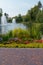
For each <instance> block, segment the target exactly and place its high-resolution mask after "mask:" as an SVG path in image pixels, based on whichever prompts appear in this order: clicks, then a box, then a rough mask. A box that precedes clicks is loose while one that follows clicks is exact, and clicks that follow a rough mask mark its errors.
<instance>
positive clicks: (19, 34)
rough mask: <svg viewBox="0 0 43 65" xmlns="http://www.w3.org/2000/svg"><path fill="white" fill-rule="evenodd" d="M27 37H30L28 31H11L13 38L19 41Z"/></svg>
mask: <svg viewBox="0 0 43 65" xmlns="http://www.w3.org/2000/svg"><path fill="white" fill-rule="evenodd" d="M29 35H30V33H29V31H28V30H23V29H20V28H19V29H15V30H14V31H13V36H14V37H18V38H21V39H24V40H25V39H27V40H28V39H29Z"/></svg>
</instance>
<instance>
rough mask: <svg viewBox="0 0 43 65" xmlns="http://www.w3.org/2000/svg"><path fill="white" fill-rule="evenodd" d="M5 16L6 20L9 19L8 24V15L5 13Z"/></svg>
mask: <svg viewBox="0 0 43 65" xmlns="http://www.w3.org/2000/svg"><path fill="white" fill-rule="evenodd" d="M4 15H5V17H6V19H7V22H8V16H9V15H8V14H7V13H4Z"/></svg>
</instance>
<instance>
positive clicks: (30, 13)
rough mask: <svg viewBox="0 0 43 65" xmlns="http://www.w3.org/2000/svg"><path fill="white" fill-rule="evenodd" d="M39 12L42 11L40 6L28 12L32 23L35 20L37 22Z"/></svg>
mask: <svg viewBox="0 0 43 65" xmlns="http://www.w3.org/2000/svg"><path fill="white" fill-rule="evenodd" d="M39 10H40V9H39V8H38V6H37V5H36V6H34V7H33V8H31V10H29V11H28V13H27V14H29V16H30V20H31V21H35V20H36V15H37V14H38V12H39Z"/></svg>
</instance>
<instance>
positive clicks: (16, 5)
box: [0, 0, 43, 17]
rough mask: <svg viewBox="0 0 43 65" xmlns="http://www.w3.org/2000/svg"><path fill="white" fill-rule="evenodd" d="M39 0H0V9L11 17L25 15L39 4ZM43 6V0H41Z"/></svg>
mask: <svg viewBox="0 0 43 65" xmlns="http://www.w3.org/2000/svg"><path fill="white" fill-rule="evenodd" d="M38 1H39V0H0V8H2V10H3V13H5V12H6V13H8V14H9V16H11V17H13V16H17V15H18V14H21V15H25V14H26V13H27V11H28V10H29V9H30V8H32V7H33V6H34V5H36V4H37V3H38ZM40 1H41V3H42V4H43V0H40Z"/></svg>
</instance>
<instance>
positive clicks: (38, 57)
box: [0, 48, 43, 65]
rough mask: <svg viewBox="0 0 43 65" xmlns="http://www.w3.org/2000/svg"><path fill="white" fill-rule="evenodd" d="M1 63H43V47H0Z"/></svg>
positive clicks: (22, 64)
mask: <svg viewBox="0 0 43 65" xmlns="http://www.w3.org/2000/svg"><path fill="white" fill-rule="evenodd" d="M0 65H43V49H32V48H30V49H27V48H21V49H20V48H9V49H8V48H0Z"/></svg>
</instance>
